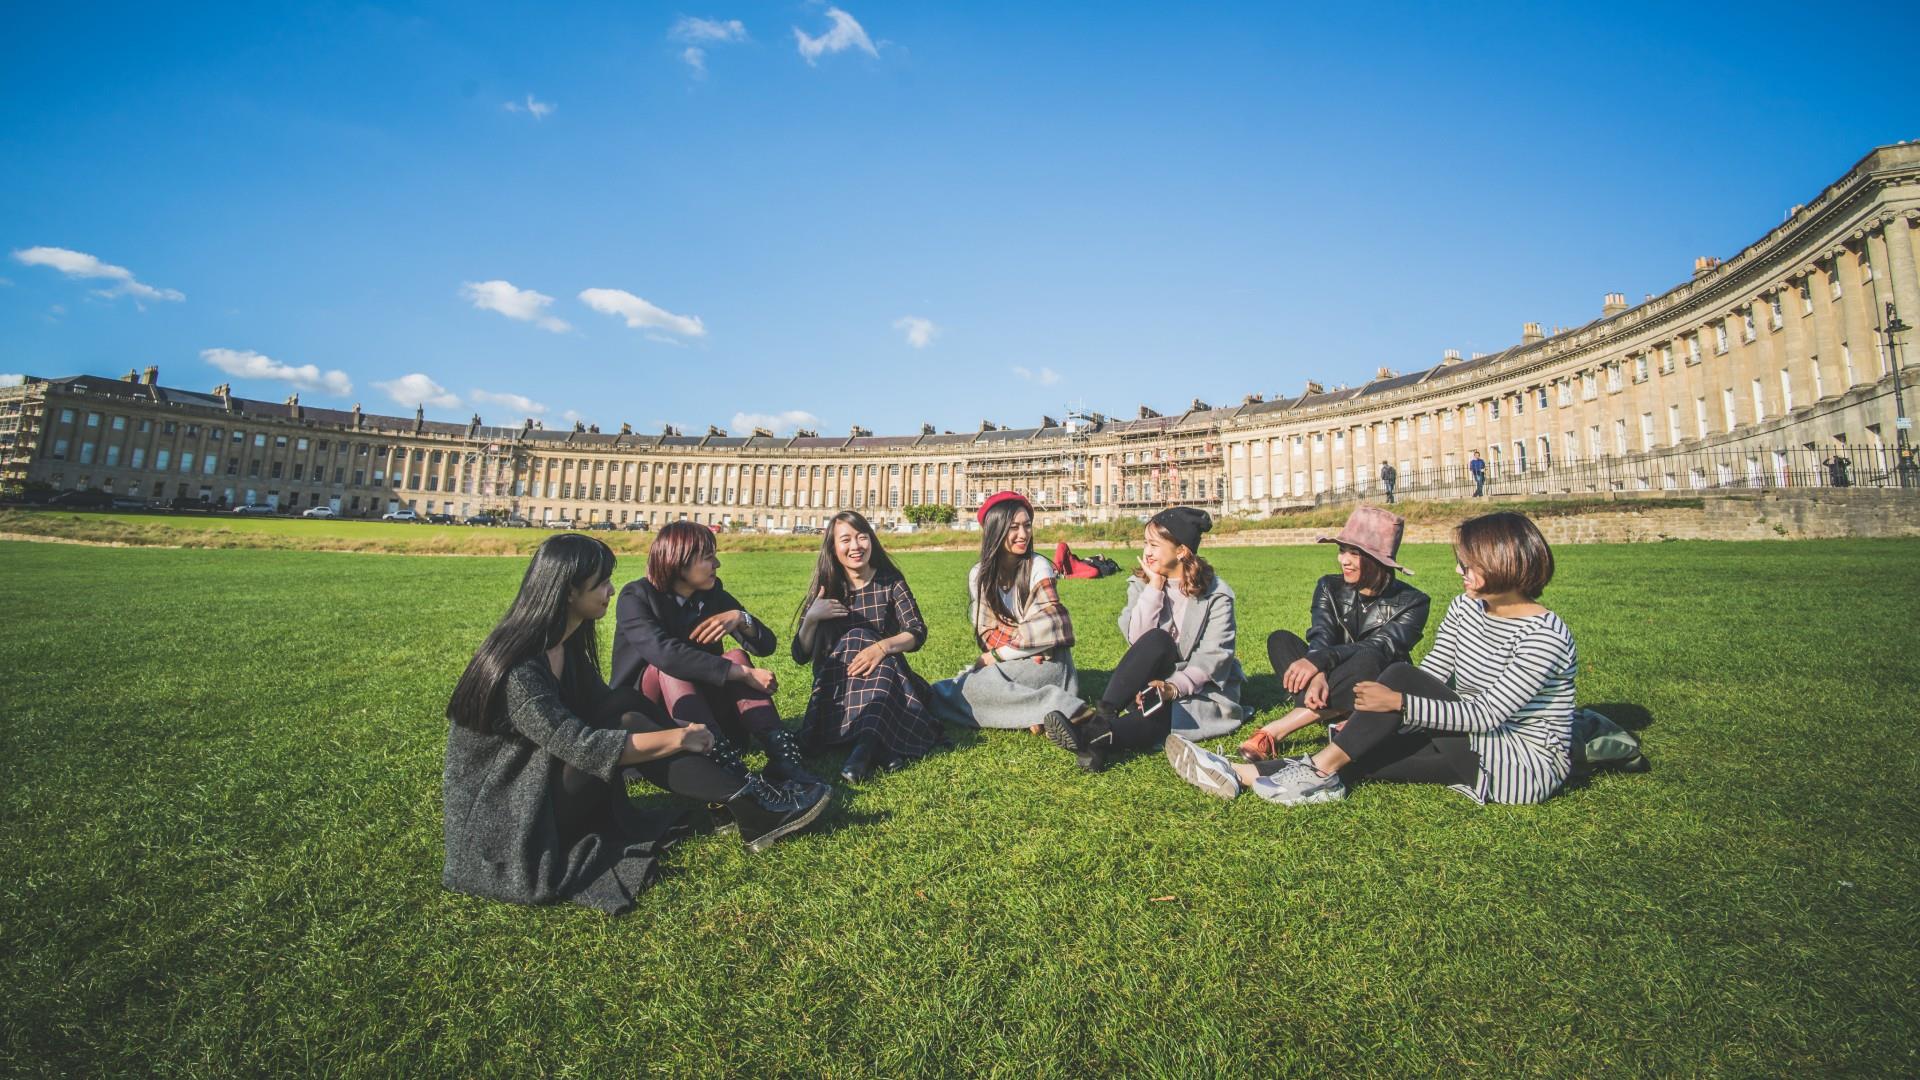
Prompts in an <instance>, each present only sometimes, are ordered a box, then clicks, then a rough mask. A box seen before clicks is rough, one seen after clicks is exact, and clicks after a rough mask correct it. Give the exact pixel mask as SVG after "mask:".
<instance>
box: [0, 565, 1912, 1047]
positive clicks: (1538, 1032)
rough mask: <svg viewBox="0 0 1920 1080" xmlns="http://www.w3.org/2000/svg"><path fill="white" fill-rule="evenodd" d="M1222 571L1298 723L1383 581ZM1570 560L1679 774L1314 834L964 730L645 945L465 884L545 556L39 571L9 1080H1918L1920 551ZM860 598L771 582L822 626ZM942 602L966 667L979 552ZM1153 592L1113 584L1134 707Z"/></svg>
mask: <svg viewBox="0 0 1920 1080" xmlns="http://www.w3.org/2000/svg"><path fill="white" fill-rule="evenodd" d="M1214 554H1215V556H1216V564H1217V566H1218V568H1219V570H1220V571H1221V574H1222V575H1223V576H1224V577H1225V578H1226V579H1227V580H1228V581H1230V582H1231V583H1232V584H1233V585H1234V586H1235V588H1236V590H1237V591H1238V593H1239V596H1240V625H1241V628H1242V639H1241V648H1240V651H1241V655H1242V659H1243V660H1244V662H1245V663H1246V665H1247V669H1248V673H1249V675H1250V676H1253V677H1254V681H1253V685H1252V688H1251V690H1250V697H1251V698H1252V699H1253V701H1254V703H1255V704H1257V705H1259V706H1260V707H1261V708H1262V713H1263V717H1264V716H1265V715H1266V714H1267V713H1268V712H1269V711H1270V710H1271V708H1272V707H1273V705H1274V704H1275V701H1276V698H1277V687H1276V686H1275V685H1274V683H1273V682H1272V680H1271V679H1270V678H1268V677H1267V676H1268V675H1269V669H1268V665H1267V662H1266V659H1265V656H1264V652H1263V643H1264V638H1265V634H1266V632H1267V631H1269V630H1271V629H1274V628H1276V627H1280V626H1288V627H1292V628H1295V629H1304V621H1305V615H1306V604H1307V599H1308V596H1309V594H1310V592H1311V589H1312V585H1313V581H1314V578H1315V577H1316V576H1317V575H1318V574H1320V573H1322V572H1324V571H1325V570H1326V569H1327V568H1328V567H1329V566H1330V565H1331V563H1332V558H1331V555H1330V552H1329V550H1328V549H1325V548H1264V549H1263V548H1234V549H1225V548H1223V549H1219V550H1217V551H1216V552H1214ZM1557 554H1558V556H1559V559H1560V576H1559V579H1558V580H1557V581H1556V583H1555V585H1554V587H1553V588H1552V589H1551V590H1550V591H1549V593H1548V594H1547V598H1546V599H1547V602H1548V603H1549V604H1551V605H1552V606H1553V607H1554V608H1555V609H1556V610H1557V611H1559V612H1560V613H1561V614H1562V615H1563V616H1564V617H1565V619H1566V620H1567V622H1568V624H1569V625H1571V626H1572V628H1573V630H1574V634H1575V636H1576V638H1577V639H1578V642H1579V645H1580V651H1581V659H1582V667H1581V675H1580V683H1579V689H1580V699H1581V701H1582V702H1583V703H1585V704H1591V705H1599V706H1600V707H1601V708H1602V709H1603V711H1605V710H1608V709H1609V707H1610V706H1611V707H1612V708H1611V711H1613V712H1615V713H1616V715H1625V716H1629V717H1637V716H1640V715H1642V714H1640V713H1638V712H1635V711H1633V710H1644V716H1645V717H1647V718H1650V719H1649V720H1648V722H1647V723H1646V726H1645V727H1644V730H1643V731H1642V732H1641V734H1642V737H1643V739H1644V740H1645V742H1646V746H1647V750H1648V753H1649V755H1650V756H1651V757H1652V759H1653V761H1654V771H1653V772H1652V773H1650V774H1647V775H1641V776H1604V777H1601V778H1599V779H1598V780H1596V781H1594V782H1592V783H1590V784H1586V785H1582V786H1577V787H1575V788H1573V789H1571V790H1570V791H1568V792H1567V793H1565V794H1563V795H1562V796H1560V797H1558V798H1555V799H1554V800H1553V801H1551V802H1550V803H1548V804H1546V805H1544V806H1538V807H1498V806H1491V807H1486V808H1480V807H1476V806H1474V805H1473V804H1472V803H1471V802H1470V801H1468V800H1466V799H1464V798H1462V797H1461V796H1459V795H1457V794H1454V793H1451V792H1448V791H1445V790H1441V789H1438V788H1413V787H1394V786H1388V785H1374V786H1363V787H1360V788H1358V789H1357V790H1356V791H1355V792H1354V793H1353V794H1352V795H1351V797H1350V798H1349V799H1348V800H1347V801H1346V802H1345V803H1342V804H1338V805H1334V806H1323V807H1309V808H1302V809H1293V810H1288V809H1284V808H1281V807H1276V806H1271V805H1268V804H1266V803H1264V802H1261V801H1259V800H1257V799H1254V798H1251V797H1242V798H1241V799H1239V800H1236V801H1235V802H1232V803H1223V802H1218V801H1215V800H1213V799H1210V798H1208V797H1206V796H1204V795H1202V794H1200V793H1199V792H1197V791H1195V790H1193V789H1191V788H1189V787H1187V786H1186V785H1184V784H1182V783H1180V782H1179V781H1178V780H1176V779H1175V778H1174V776H1173V775H1172V773H1171V772H1170V771H1169V770H1168V768H1167V766H1166V763H1165V761H1164V760H1163V759H1162V758H1160V757H1159V756H1157V755H1148V756H1142V757H1138V758H1134V759H1132V760H1129V761H1126V762H1124V763H1122V764H1120V765H1118V766H1116V767H1115V768H1113V769H1112V770H1110V771H1109V772H1107V773H1104V774H1101V775H1098V776H1086V775H1082V774H1081V773H1079V772H1078V771H1077V770H1076V769H1075V768H1074V765H1073V762H1072V760H1071V758H1070V757H1068V756H1067V755H1065V754H1063V753H1061V752H1060V751H1058V750H1056V749H1054V748H1053V747H1052V746H1051V745H1050V744H1048V743H1047V742H1046V741H1045V740H1043V739H1037V738H1034V737H1032V736H1029V735H1026V734H1025V733H1021V732H1012V733H997V732H996V733H991V734H987V735H985V736H980V735H974V734H960V735H957V736H956V741H957V742H958V744H959V746H958V749H957V750H955V751H953V752H950V753H945V754H941V755H938V756H935V757H933V758H930V759H928V760H926V761H925V762H923V763H920V764H918V765H916V766H915V767H913V768H911V769H909V770H907V771H905V772H903V773H900V774H898V775H894V776H888V777H884V778H881V779H877V780H875V781H872V782H870V783H868V784H866V785H864V786H862V787H861V788H860V789H858V790H857V791H854V792H852V793H850V794H846V793H843V795H842V796H841V798H840V799H839V801H838V804H837V806H836V808H835V809H834V810H833V811H831V813H830V815H829V817H828V818H827V819H826V821H825V823H824V827H823V828H822V829H821V831H819V832H817V833H814V834H808V835H803V836H801V837H799V838H796V839H795V840H792V841H789V842H785V843H782V844H780V845H778V846H776V847H775V848H774V849H773V850H771V851H769V852H767V853H765V854H763V855H760V856H753V857H750V856H748V855H746V854H745V853H744V852H743V851H742V849H741V848H740V845H739V843H738V841H737V840H734V839H732V838H729V837H721V836H701V837H698V838H696V839H694V840H692V841H690V842H688V843H687V844H686V845H684V846H683V847H681V848H680V849H679V850H678V851H677V852H676V853H675V855H674V857H673V858H672V860H671V862H672V866H673V872H672V873H671V874H670V875H669V876H668V877H667V878H666V879H665V880H663V881H662V882H661V883H660V884H659V885H658V886H656V887H655V888H654V889H653V890H652V891H651V892H650V893H648V894H647V895H646V897H645V898H644V899H643V902H642V905H641V907H640V908H639V909H638V910H637V911H636V912H634V913H633V914H631V915H629V916H626V917H624V918H620V919H608V918H605V917H602V916H600V915H598V914H595V913H593V912H591V911H588V910H585V909H581V908H576V907H572V906H559V907H553V908H544V909H527V908H517V907H511V906H508V905H504V904H497V903H491V902H487V901H482V900H477V899H473V898H469V897H463V896H455V895H451V894H448V893H445V892H443V891H442V890H441V889H440V886H439V874H440V767H441V753H442V749H443V747H444V739H445V729H446V721H445V720H444V719H443V717H442V709H443V708H444V705H445V702H446V699H447V696H448V693H449V691H450V690H451V687H452V685H453V682H454V680H455V678H456V677H457V675H458V674H459V671H460V669H461V667H462V665H463V664H464V662H465V660H466V659H467V657H468V656H469V655H470V653H471V651H472V649H473V648H474V646H475V645H476V644H477V643H478V642H479V640H480V639H481V637H482V636H483V635H484V634H485V632H486V631H487V629H488V628H489V627H490V626H491V624H492V623H493V621H494V620H495V618H497V617H498V615H499V614H500V613H501V612H502V611H503V610H504V609H505V607H506V605H507V603H508V601H509V599H510V597H511V595H512V592H513V590H514V588H515V586H516V584H517V581H518V578H519V575H520V572H521V569H522V564H521V563H520V562H519V561H517V560H509V559H433V558H404V557H397V558H379V557H371V556H364V555H350V554H329V553H308V552H286V551H257V550H238V551H209V550H118V549H96V548H79V547H69V546H55V545H36V544H21V543H0V612H3V613H4V616H5V617H4V619H0V670H3V671H4V672H5V674H4V676H0V678H3V679H4V684H3V687H4V688H3V690H0V740H3V742H0V800H4V801H3V802H0V805H3V806H4V815H5V829H4V831H0V866H3V867H4V871H3V872H0V936H3V937H4V953H3V958H0V972H3V973H4V974H0V993H4V1004H0V1026H3V1027H4V1032H5V1033H4V1035H3V1036H0V1070H4V1071H6V1072H9V1073H14V1074H21V1073H34V1074H42V1073H78V1074H100V1073H141V1074H146V1073H164V1074H186V1073H192V1074H196V1075H197V1074H206V1073H243V1072H244V1073H253V1072H259V1071H263V1070H267V1069H273V1070H276V1071H295V1070H297V1071H302V1072H325V1073H341V1072H346V1073H378V1074H384V1075H414V1074H423V1073H432V1074H474V1073H499V1072H515V1073H522V1072H544V1073H569V1074H588V1075H624V1074H629V1073H634V1072H641V1071H654V1072H660V1073H664V1074H668V1075H712V1074H720V1073H751V1074H757V1075H770V1074H798V1075H839V1076H856V1075H869V1074H885V1075H905V1074H917V1073H942V1074H977V1073H998V1074H1004V1075H1017V1076H1026V1075H1033V1074H1046V1075H1074V1076H1077V1075H1089V1074H1097V1073H1106V1072H1126V1073H1144V1074H1157V1075H1183V1076H1184V1075H1208V1074H1221V1073H1233V1074H1246V1073H1257V1074H1273V1073H1278V1072H1282V1071H1285V1072H1302V1073H1347V1072H1369V1073H1399V1074H1405V1073H1417V1074H1432V1073H1462V1072H1476V1073H1501V1074H1546V1075H1555V1076H1569V1075H1604V1074H1616V1073H1622V1072H1633V1073H1647V1072H1656V1073H1669V1072H1679V1073H1715V1074H1739V1075H1752V1074H1787V1073H1800V1074H1821V1075H1824V1074H1830V1073H1853V1074H1869V1075H1913V1074H1914V1073H1915V1072H1916V1070H1920V1049H1917V1048H1920V1023H1916V1013H1920V997H1917V996H1916V975H1915V972H1916V970H1917V968H1920V935H1917V934H1916V932H1915V929H1914V926H1915V920H1916V916H1920V902H1917V901H1916V899H1915V884H1916V881H1920V872H1917V871H1920V867H1916V853H1920V839H1917V838H1916V829H1917V828H1920V813H1917V812H1916V808H1917V805H1920V794H1917V793H1920V755H1917V754H1916V752H1915V739H1914V736H1913V733H1912V728H1913V715H1914V711H1913V705H1912V697H1913V694H1914V691H1915V689H1916V688H1917V687H1920V662H1917V661H1916V660H1915V657H1914V648H1915V645H1914V639H1913V628H1914V625H1915V618H1914V612H1915V611H1916V610H1920V543H1914V542H1903V541H1885V542H1879V541H1862V542H1827V543H1787V542H1772V543H1760V544H1731V543H1721V544H1712V543H1700V544H1692V543H1667V544H1661V545H1639V546H1620V547H1608V546H1594V547H1566V548H1562V549H1561V550H1560V551H1559V552H1558V553H1557ZM1406 557H1407V559H1408V561H1409V562H1410V563H1411V565H1413V566H1414V567H1415V568H1416V569H1417V570H1418V571H1419V574H1418V577H1417V579H1416V581H1417V583H1418V584H1420V585H1421V586H1422V587H1423V588H1426V589H1428V590H1429V591H1431V592H1432V593H1433V594H1434V597H1435V610H1436V611H1438V610H1440V608H1441V607H1443V606H1444V602H1445V601H1446V600H1447V599H1449V598H1450V597H1451V596H1452V594H1453V593H1454V592H1455V591H1456V589H1457V584H1456V579H1455V577H1454V575H1453V574H1452V572H1451V567H1452V560H1451V556H1450V554H1449V553H1448V552H1447V551H1446V550H1445V549H1444V548H1439V547H1417V548H1413V549H1410V552H1409V554H1408V555H1407V556H1406ZM810 559H811V557H810V556H808V555H805V554H800V553H770V554H754V555H737V556H729V557H727V559H726V566H725V567H724V568H723V570H722V575H723V576H724V577H725V578H726V580H727V584H728V586H729V587H730V588H731V589H732V590H733V591H734V592H735V593H736V594H738V595H739V596H740V597H741V598H742V599H743V600H744V601H745V602H746V603H747V604H748V605H749V606H750V607H751V608H753V609H754V610H756V611H757V612H759V613H761V614H763V615H765V616H766V617H767V618H768V619H769V620H770V621H773V622H776V623H777V624H778V625H779V626H781V627H782V629H783V630H784V628H785V626H786V624H787V622H788V620H789V619H790V617H791V613H792V609H793V606H794V605H795V604H796V603H797V602H798V601H799V598H800V592H801V589H802V587H803V585H804V580H803V575H804V574H805V573H806V568H807V566H808V564H809V562H810ZM900 562H901V564H902V566H903V568H904V569H905V570H906V572H907V574H908V575H909V580H910V581H911V582H912V584H913V586H914V588H915V590H916V592H917V593H918V595H919V597H920V601H921V604H922V606H923V608H924V610H925V612H926V614H927V617H928V621H929V623H930V624H931V626H932V628H933V636H932V639H931V640H930V641H929V643H928V646H927V648H926V649H925V650H924V651H923V652H921V653H919V654H917V655H916V656H914V657H913V663H914V664H915V666H916V667H917V669H918V670H920V671H921V672H923V673H924V674H926V675H928V676H929V677H932V678H938V677H941V676H944V675H949V674H951V673H952V672H953V671H954V670H955V669H957V668H958V667H959V666H960V665H961V664H962V663H964V662H965V660H966V659H967V658H968V656H970V655H971V652H972V650H971V645H970V641H969V639H968V635H967V630H966V626H965V619H964V616H963V597H962V595H961V593H962V592H963V582H964V575H965V569H966V566H967V562H968V559H967V556H965V555H962V554H911V553H910V554H906V555H904V556H903V557H902V558H901V560H900ZM639 571H640V566H639V563H638V560H637V559H636V558H633V557H629V558H627V559H626V560H625V561H624V562H623V564H622V566H621V570H620V572H619V574H618V575H617V581H619V582H621V583H624V582H625V581H626V580H628V579H629V578H630V577H631V576H633V575H635V574H637V573H638V572H639ZM1123 592H1124V586H1123V585H1122V584H1121V583H1120V582H1118V581H1111V580H1109V581H1094V582H1082V581H1069V582H1066V583H1065V585H1064V588H1063V594H1064V597H1065V599H1066V601H1067V603H1068V604H1069V605H1070V606H1071V607H1072V609H1073V612H1074V615H1075V622H1076V624H1077V626H1078V628H1079V633H1080V636H1081V646H1080V648H1079V649H1078V658H1079V661H1080V664H1081V667H1082V669H1083V671H1084V672H1085V684H1086V685H1085V688H1086V689H1087V690H1088V691H1089V692H1092V691H1095V690H1097V689H1098V687H1099V685H1100V684H1101V683H1102V682H1103V680H1104V673H1105V671H1106V670H1107V669H1108V668H1110V667H1111V665H1112V663H1113V662H1114V661H1115V660H1116V659H1117V658H1118V655H1119V653H1120V639H1119V636H1118V633H1117V631H1116V629H1115V626H1114V619H1115V616H1116V615H1117V613H1118V610H1119V606H1120V602H1121V599H1122V595H1123ZM610 629H611V627H610V625H603V630H610ZM782 637H783V641H782V644H783V646H784V643H785V642H784V637H785V635H784V633H783V634H782ZM776 669H777V670H778V671H779V673H780V675H781V677H782V680H783V682H782V686H781V689H780V694H779V702H780V705H781V707H782V710H783V712H784V713H785V714H786V715H789V716H793V715H795V714H797V712H798V711H799V709H800V708H801V705H802V702H803V701H804V699H805V695H806V690H807V685H806V681H805V676H804V673H803V672H801V671H800V670H798V669H796V668H795V667H793V666H792V665H791V664H788V663H786V662H785V661H784V659H782V660H780V661H779V662H778V663H777V664H776ZM1627 707H1631V709H1629V708H1627ZM1636 722H1637V721H1636ZM1233 741H1234V740H1222V741H1221V744H1220V745H1222V746H1229V745H1231V743H1232V742H1233ZM1306 742H1307V740H1305V739H1302V740H1301V744H1302V745H1305V744H1306ZM823 764H825V763H823ZM636 795H640V796H643V797H654V796H645V794H644V792H642V791H641V790H640V789H636Z"/></svg>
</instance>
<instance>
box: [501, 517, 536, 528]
mask: <svg viewBox="0 0 1920 1080" xmlns="http://www.w3.org/2000/svg"><path fill="white" fill-rule="evenodd" d="M500 527H501V528H503V529H531V528H533V522H531V521H528V520H527V519H526V518H523V517H521V516H519V515H518V514H515V515H513V516H512V517H503V518H501V519H500Z"/></svg>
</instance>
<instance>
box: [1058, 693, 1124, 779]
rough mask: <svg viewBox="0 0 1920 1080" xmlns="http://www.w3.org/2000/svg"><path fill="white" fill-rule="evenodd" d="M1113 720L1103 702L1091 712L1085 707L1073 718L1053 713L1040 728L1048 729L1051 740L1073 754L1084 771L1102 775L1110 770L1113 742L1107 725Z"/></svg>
mask: <svg viewBox="0 0 1920 1080" xmlns="http://www.w3.org/2000/svg"><path fill="white" fill-rule="evenodd" d="M1109 717H1110V714H1109V713H1108V712H1107V706H1106V704H1105V703H1104V702H1102V703H1101V704H1099V705H1097V706H1095V707H1094V708H1093V709H1091V710H1088V709H1086V708H1084V707H1083V708H1081V709H1080V711H1079V712H1078V713H1076V714H1075V715H1073V716H1071V717H1069V716H1067V715H1066V714H1065V713H1061V712H1050V713H1048V714H1047V715H1046V716H1045V717H1044V718H1042V719H1041V721H1040V724H1041V726H1042V727H1044V728H1045V729H1046V732H1047V738H1049V739H1052V740H1053V744H1054V745H1055V746H1058V747H1059V748H1060V749H1062V750H1065V751H1067V752H1068V753H1071V754H1072V755H1073V757H1074V760H1075V761H1077V762H1078V763H1079V765H1080V767H1081V768H1082V769H1085V770H1086V771H1087V772H1099V771H1100V770H1102V769H1104V768H1106V767H1107V753H1106V747H1107V744H1109V743H1110V742H1112V738H1113V737H1112V734H1111V732H1110V731H1109V730H1108V725H1107V723H1106V720H1107V719H1109Z"/></svg>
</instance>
